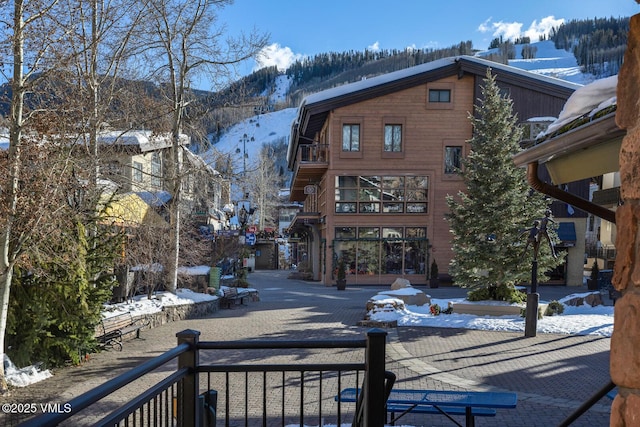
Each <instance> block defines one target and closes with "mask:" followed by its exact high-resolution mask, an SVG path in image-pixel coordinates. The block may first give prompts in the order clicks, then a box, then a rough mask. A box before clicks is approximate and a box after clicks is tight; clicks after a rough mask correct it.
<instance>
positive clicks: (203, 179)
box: [98, 130, 229, 231]
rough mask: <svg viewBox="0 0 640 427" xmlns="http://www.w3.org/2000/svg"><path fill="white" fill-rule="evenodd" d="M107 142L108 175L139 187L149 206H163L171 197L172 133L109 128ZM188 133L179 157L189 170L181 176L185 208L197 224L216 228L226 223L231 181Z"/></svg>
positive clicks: (123, 186) (104, 173)
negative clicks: (192, 147) (196, 149)
mask: <svg viewBox="0 0 640 427" xmlns="http://www.w3.org/2000/svg"><path fill="white" fill-rule="evenodd" d="M98 142H99V143H100V144H101V145H102V147H103V153H102V158H103V159H105V160H104V163H103V165H102V166H101V168H100V175H101V177H102V178H104V179H108V180H110V181H112V182H114V183H115V184H116V185H117V186H118V187H119V188H118V191H119V192H120V193H136V194H138V195H139V196H140V197H141V198H142V200H144V201H145V202H147V203H148V204H149V205H150V206H152V207H154V208H156V210H158V211H159V212H162V207H163V206H164V205H165V204H166V203H167V202H168V201H169V200H170V199H171V195H170V193H169V192H168V191H167V188H166V184H167V178H166V173H167V172H168V169H167V166H166V162H167V161H168V152H169V150H170V149H171V147H172V138H171V135H169V134H153V133H152V132H151V131H139V130H137V131H127V132H119V131H108V132H103V133H101V134H100V135H99V137H98ZM188 144H189V138H188V137H187V136H186V135H182V136H181V138H180V145H181V147H182V150H180V160H179V161H182V162H183V170H184V172H185V174H184V178H183V182H182V190H183V193H182V205H183V207H182V209H183V211H184V212H186V213H188V214H190V215H194V217H195V218H196V219H197V222H198V225H202V226H206V227H208V228H209V229H210V230H211V231H213V230H219V229H221V228H222V227H223V226H224V225H225V224H226V222H227V218H226V216H225V214H224V213H223V211H222V207H223V206H224V205H225V204H226V203H228V200H229V183H228V180H225V179H223V178H222V177H221V176H220V174H219V173H218V172H217V171H215V170H214V169H213V168H212V167H211V166H209V165H207V164H205V162H204V161H203V160H202V159H201V158H200V157H198V156H196V155H195V154H193V153H191V152H190V151H189V150H188V149H187V148H186V146H187V145H188Z"/></svg>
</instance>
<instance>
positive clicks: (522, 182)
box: [447, 69, 558, 299]
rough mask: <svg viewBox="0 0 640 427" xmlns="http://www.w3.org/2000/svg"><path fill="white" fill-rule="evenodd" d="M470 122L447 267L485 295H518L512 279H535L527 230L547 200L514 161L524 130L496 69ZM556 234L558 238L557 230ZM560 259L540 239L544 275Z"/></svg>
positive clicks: (452, 200) (451, 202)
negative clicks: (470, 134)
mask: <svg viewBox="0 0 640 427" xmlns="http://www.w3.org/2000/svg"><path fill="white" fill-rule="evenodd" d="M470 120H471V121H472V123H473V127H474V132H473V137H472V138H471V139H470V140H469V141H468V143H469V144H470V153H469V156H468V157H467V158H466V159H464V160H463V163H462V165H463V168H462V170H461V171H460V174H461V176H462V178H463V179H464V182H465V184H466V192H460V193H459V194H458V196H457V197H453V196H451V195H450V196H448V197H447V204H448V206H449V212H450V213H449V214H447V220H448V221H449V225H450V228H451V232H452V234H453V252H454V258H453V260H452V262H451V268H450V270H449V271H450V273H451V274H452V276H453V277H454V279H455V281H456V283H458V284H459V285H460V286H463V287H467V288H471V289H472V290H481V291H482V292H481V293H483V295H484V296H485V297H486V298H489V299H510V296H511V295H515V294H516V293H514V292H513V290H514V285H516V284H518V283H523V282H529V280H530V279H531V266H532V263H531V261H532V257H533V250H532V249H531V248H528V250H526V251H525V245H526V242H527V238H526V237H523V232H524V233H526V231H525V230H526V229H529V228H531V226H532V224H533V221H534V220H536V219H537V220H540V219H541V218H543V217H544V214H545V211H546V209H547V205H548V203H547V201H546V200H545V198H544V196H543V195H542V194H540V193H536V192H533V191H531V190H530V188H529V186H528V185H527V182H526V177H525V171H524V169H521V168H517V167H516V166H515V164H514V162H513V159H512V157H513V155H514V154H515V153H517V152H518V151H519V150H520V146H519V141H520V139H521V135H522V129H521V127H519V126H518V124H517V118H516V117H515V116H514V115H513V113H512V102H511V100H510V99H509V98H508V97H503V96H502V95H501V94H500V88H499V87H498V85H497V83H496V80H495V77H494V76H493V75H492V74H491V70H490V69H489V70H488V71H487V77H486V79H485V80H484V86H483V87H482V98H481V100H480V101H479V105H477V106H476V115H475V116H470ZM550 234H551V237H552V239H553V238H555V237H556V236H555V232H554V231H553V230H550ZM557 264H558V260H556V259H555V258H554V257H553V256H552V254H551V248H550V247H549V245H548V244H546V242H545V241H541V243H540V250H539V253H538V266H539V267H538V272H539V273H538V274H539V278H540V279H543V278H544V272H545V271H548V270H549V269H551V268H553V267H555V266H556V265H557Z"/></svg>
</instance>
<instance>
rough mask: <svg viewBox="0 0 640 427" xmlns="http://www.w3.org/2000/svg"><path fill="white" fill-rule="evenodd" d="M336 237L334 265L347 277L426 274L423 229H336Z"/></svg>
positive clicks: (425, 249) (425, 232)
mask: <svg viewBox="0 0 640 427" xmlns="http://www.w3.org/2000/svg"><path fill="white" fill-rule="evenodd" d="M335 237H336V240H335V241H334V262H335V264H336V265H337V260H338V259H339V258H340V259H342V260H344V261H345V263H346V265H347V274H358V275H362V274H365V275H374V274H404V275H409V274H426V270H425V265H426V254H427V248H428V241H427V229H426V228H425V227H339V228H336V229H335Z"/></svg>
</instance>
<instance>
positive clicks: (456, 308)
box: [451, 301, 548, 316]
mask: <svg viewBox="0 0 640 427" xmlns="http://www.w3.org/2000/svg"><path fill="white" fill-rule="evenodd" d="M451 305H452V306H453V312H454V313H456V314H472V315H474V316H520V314H521V312H522V310H524V309H525V305H514V304H509V303H506V302H500V301H486V302H484V301H474V302H471V301H468V302H456V303H452V304H451ZM547 306H548V304H543V303H541V304H538V312H539V313H541V314H544V312H545V311H546V310H547Z"/></svg>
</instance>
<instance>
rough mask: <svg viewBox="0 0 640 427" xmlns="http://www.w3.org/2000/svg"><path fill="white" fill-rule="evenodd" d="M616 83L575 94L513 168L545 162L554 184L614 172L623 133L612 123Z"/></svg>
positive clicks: (588, 87) (614, 79) (598, 83)
mask: <svg viewBox="0 0 640 427" xmlns="http://www.w3.org/2000/svg"><path fill="white" fill-rule="evenodd" d="M617 83H618V76H612V77H607V78H604V79H600V80H596V81H594V82H593V83H590V84H588V85H586V86H584V87H582V88H580V89H578V90H577V91H575V92H574V93H573V95H571V97H569V99H568V100H567V102H566V104H565V106H564V108H563V110H562V111H561V113H560V115H559V117H558V118H557V119H556V120H555V121H554V122H553V123H552V124H551V125H549V127H548V128H547V130H546V131H545V132H543V133H542V134H541V135H540V136H539V137H538V138H537V139H536V144H535V145H534V146H532V147H531V148H529V149H527V150H524V151H522V152H520V153H518V154H516V155H515V156H514V158H513V159H514V162H515V163H516V165H518V166H526V165H528V164H531V163H546V167H547V171H548V172H549V174H550V176H551V179H552V181H553V183H554V184H556V185H558V184H563V183H567V182H573V181H578V180H580V179H585V178H589V177H593V176H599V175H602V174H605V173H609V172H615V171H617V170H618V169H619V163H618V157H619V152H620V145H621V142H622V138H623V137H624V135H625V134H626V131H625V130H623V129H620V128H619V127H618V126H617V125H616V123H615V110H616V102H617V98H616V88H617Z"/></svg>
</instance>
